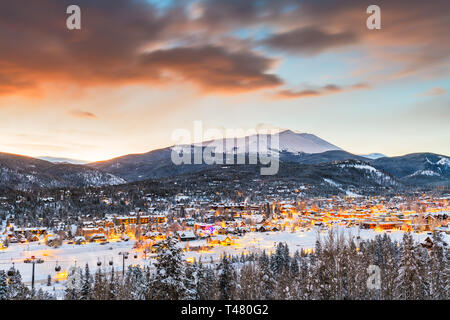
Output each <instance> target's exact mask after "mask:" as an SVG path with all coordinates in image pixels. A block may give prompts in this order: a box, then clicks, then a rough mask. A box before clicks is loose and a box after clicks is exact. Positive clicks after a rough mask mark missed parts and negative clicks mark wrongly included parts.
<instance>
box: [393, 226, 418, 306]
mask: <svg viewBox="0 0 450 320" xmlns="http://www.w3.org/2000/svg"><path fill="white" fill-rule="evenodd" d="M414 249H415V244H414V241H413V238H412V236H411V234H410V233H409V232H407V233H405V234H404V235H403V239H402V243H401V260H400V265H399V275H398V277H397V289H396V292H397V294H396V299H402V300H413V299H416V298H417V294H418V292H419V290H420V288H419V284H420V282H421V279H420V274H419V266H418V263H417V257H416V256H415V253H416V250H414Z"/></svg>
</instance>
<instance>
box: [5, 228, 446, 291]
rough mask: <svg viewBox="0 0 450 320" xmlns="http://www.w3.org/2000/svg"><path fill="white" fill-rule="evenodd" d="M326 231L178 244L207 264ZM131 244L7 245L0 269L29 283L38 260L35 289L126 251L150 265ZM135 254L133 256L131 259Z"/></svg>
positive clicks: (303, 244)
mask: <svg viewBox="0 0 450 320" xmlns="http://www.w3.org/2000/svg"><path fill="white" fill-rule="evenodd" d="M334 230H335V231H337V232H338V233H339V234H343V235H345V236H346V237H357V236H359V237H360V238H361V239H370V238H373V237H374V236H375V235H376V234H379V233H377V232H375V231H374V230H364V229H359V228H358V227H352V228H346V227H343V226H336V227H335V228H334ZM327 232H328V231H327V230H325V231H323V230H322V231H320V229H318V228H317V227H314V228H312V229H310V230H305V231H296V232H289V231H284V232H265V233H260V232H250V233H247V234H245V235H244V236H241V237H234V236H231V238H232V240H233V244H231V245H229V246H221V245H218V246H214V247H212V248H211V249H210V250H201V251H191V249H194V247H205V246H206V245H207V243H206V240H194V241H189V242H180V246H183V248H186V250H185V257H186V259H187V260H188V261H189V260H193V258H196V259H198V258H199V257H200V256H201V257H202V261H204V262H206V263H207V262H209V261H210V259H211V257H212V258H213V260H214V261H217V260H218V259H219V258H220V255H222V254H223V253H227V254H241V253H242V252H247V253H249V252H259V251H262V250H266V251H269V252H270V251H272V250H274V249H275V246H276V244H277V243H278V242H286V243H287V244H288V245H289V248H290V251H291V253H292V254H293V253H294V252H295V251H296V250H298V249H301V248H304V249H310V248H314V245H315V241H316V239H317V237H323V236H326V234H327ZM389 235H390V236H391V237H392V239H393V240H401V238H402V236H403V231H392V232H391V233H389ZM413 236H414V238H415V240H417V241H420V242H422V241H423V240H424V239H425V238H426V237H427V236H429V235H428V234H427V233H421V234H417V233H414V234H413ZM449 238H450V236H449V235H445V236H444V239H445V241H446V242H447V243H448V242H449V241H450V239H449ZM133 245H134V241H131V240H130V241H126V242H124V241H122V242H111V243H106V244H103V245H102V244H99V243H88V244H85V245H74V244H64V245H62V246H61V247H59V248H56V249H54V248H50V247H47V246H46V245H44V244H40V243H30V244H11V245H10V246H9V247H8V248H7V249H5V250H0V269H3V270H7V269H9V268H10V267H11V266H12V265H13V263H14V267H15V268H16V269H18V270H19V271H20V273H21V275H22V279H23V281H24V282H26V283H30V282H31V271H32V264H30V263H24V259H26V258H29V257H31V256H35V257H36V258H42V259H43V260H44V263H42V264H36V265H35V281H36V285H37V287H39V286H40V285H41V284H43V285H45V283H46V281H47V277H48V275H50V276H51V277H52V280H55V279H56V278H57V272H56V271H55V267H56V265H59V266H61V271H65V270H69V268H70V267H72V266H75V265H76V266H81V267H84V266H85V264H86V263H89V266H90V268H91V270H93V271H95V270H96V268H98V266H97V263H98V262H99V261H100V262H101V268H103V270H105V271H106V272H110V271H111V268H112V266H110V265H109V261H111V260H112V261H113V266H114V268H115V270H116V271H117V272H121V271H122V261H123V260H122V255H120V254H119V253H121V252H128V253H129V255H128V259H126V260H125V265H126V266H128V265H147V264H149V263H152V262H151V261H152V260H151V259H149V256H148V255H147V256H146V257H144V254H143V252H142V251H141V252H137V251H135V250H134V249H133ZM135 254H136V255H137V257H136V258H135Z"/></svg>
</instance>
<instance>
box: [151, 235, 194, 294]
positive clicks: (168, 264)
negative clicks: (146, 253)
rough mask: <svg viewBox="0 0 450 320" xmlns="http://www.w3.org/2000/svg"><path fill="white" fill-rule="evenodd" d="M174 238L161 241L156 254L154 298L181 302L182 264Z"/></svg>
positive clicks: (182, 285) (184, 291)
mask: <svg viewBox="0 0 450 320" xmlns="http://www.w3.org/2000/svg"><path fill="white" fill-rule="evenodd" d="M177 243H178V241H177V240H176V239H175V238H172V237H169V238H167V239H166V240H164V241H162V242H161V244H160V245H159V247H158V249H157V251H156V254H157V258H156V263H155V267H156V273H155V278H154V283H153V284H154V289H155V296H156V298H157V299H162V300H181V299H184V297H185V295H186V287H185V286H184V277H185V273H184V267H185V266H184V262H183V257H182V254H181V248H179V247H178V245H177Z"/></svg>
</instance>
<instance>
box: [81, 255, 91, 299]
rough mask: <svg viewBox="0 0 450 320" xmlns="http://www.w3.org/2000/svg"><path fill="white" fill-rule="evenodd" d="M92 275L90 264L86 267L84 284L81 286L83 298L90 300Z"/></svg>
mask: <svg viewBox="0 0 450 320" xmlns="http://www.w3.org/2000/svg"><path fill="white" fill-rule="evenodd" d="M91 283H92V277H91V273H90V271H89V264H87V263H86V266H85V268H84V276H83V285H82V287H81V297H80V299H81V300H90V299H91V296H92V285H91Z"/></svg>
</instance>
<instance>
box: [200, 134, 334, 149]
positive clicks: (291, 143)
mask: <svg viewBox="0 0 450 320" xmlns="http://www.w3.org/2000/svg"><path fill="white" fill-rule="evenodd" d="M194 145H196V146H206V147H211V148H214V149H215V152H216V153H257V152H258V151H259V152H264V153H273V152H283V151H285V152H290V153H295V154H298V153H322V152H325V151H330V150H342V149H341V148H339V147H337V146H335V145H333V144H331V143H329V142H327V141H325V140H323V139H321V138H319V137H317V136H315V135H313V134H308V133H296V132H293V131H291V130H285V131H282V132H280V133H279V134H278V143H277V141H276V137H275V135H270V134H260V135H250V136H247V137H241V138H225V139H216V140H211V141H206V142H202V143H198V144H194ZM258 147H259V149H258Z"/></svg>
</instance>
